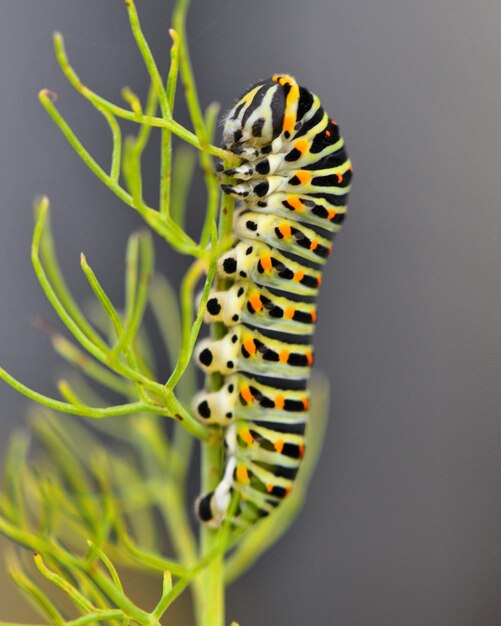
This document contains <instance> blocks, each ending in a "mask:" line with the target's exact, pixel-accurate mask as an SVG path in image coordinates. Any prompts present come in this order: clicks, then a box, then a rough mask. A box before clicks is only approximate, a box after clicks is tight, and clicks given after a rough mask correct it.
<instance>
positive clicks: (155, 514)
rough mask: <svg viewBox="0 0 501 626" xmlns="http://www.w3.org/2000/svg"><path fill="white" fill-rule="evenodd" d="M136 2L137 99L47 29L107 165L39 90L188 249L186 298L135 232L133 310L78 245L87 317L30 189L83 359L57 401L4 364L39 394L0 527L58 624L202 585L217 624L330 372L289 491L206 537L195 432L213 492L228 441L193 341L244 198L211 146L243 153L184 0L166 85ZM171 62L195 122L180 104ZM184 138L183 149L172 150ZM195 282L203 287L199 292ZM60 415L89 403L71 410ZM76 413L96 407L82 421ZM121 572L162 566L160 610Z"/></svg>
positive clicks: (45, 257) (318, 423)
mask: <svg viewBox="0 0 501 626" xmlns="http://www.w3.org/2000/svg"><path fill="white" fill-rule="evenodd" d="M125 6H126V10H127V11H128V15H129V19H130V25H131V30H132V34H133V36H134V39H135V41H136V43H137V46H138V49H139V52H140V54H141V56H142V58H143V60H144V64H145V67H146V70H147V72H148V74H149V78H150V81H151V88H150V90H149V93H148V95H147V98H146V100H145V102H144V103H143V102H142V101H141V99H140V98H139V97H138V96H137V95H136V94H134V93H133V92H132V91H131V90H130V89H129V88H124V89H123V92H122V95H123V98H124V101H125V102H126V103H127V105H128V106H129V108H123V107H121V106H118V105H116V104H114V103H111V102H108V101H107V100H105V99H103V98H102V97H101V96H99V95H97V94H96V93H94V92H93V91H91V90H90V89H89V88H88V87H87V86H85V85H84V84H83V83H82V81H81V80H80V78H79V77H78V75H77V74H76V72H75V70H74V69H73V68H72V66H71V65H70V63H69V60H68V57H67V55H66V51H65V47H64V41H63V38H62V36H61V35H60V34H58V33H56V35H55V36H54V46H55V52H56V57H57V59H58V62H59V64H60V67H61V69H62V71H63V73H64V74H65V76H66V77H67V79H68V81H69V82H70V83H71V85H72V86H73V87H74V88H75V89H76V90H77V91H78V92H79V93H80V94H81V95H82V96H83V97H84V98H86V99H87V100H88V101H89V102H90V103H91V104H92V105H93V106H94V107H95V108H96V109H97V111H98V112H99V113H100V114H101V115H103V116H104V117H105V119H106V121H107V123H108V125H109V128H110V131H111V134H112V138H113V151H112V155H111V162H110V166H109V168H108V169H105V168H103V167H102V166H101V165H100V164H98V163H97V162H96V161H95V159H94V158H93V157H92V155H91V154H89V152H88V151H87V150H86V149H85V147H84V145H83V144H82V143H81V141H80V140H79V139H78V138H77V137H76V135H75V134H74V132H73V131H72V129H71V127H70V126H69V125H68V123H67V122H66V121H65V119H64V118H63V116H62V115H61V113H60V112H59V110H58V109H57V108H56V106H55V99H56V98H55V95H54V94H53V93H51V92H50V91H48V90H43V91H42V92H41V93H40V102H41V103H42V105H43V106H44V108H45V109H46V110H47V112H48V114H49V115H50V117H51V118H52V119H53V121H54V122H55V123H56V125H57V126H58V128H59V129H60V130H61V132H62V133H63V134H64V136H65V137H66V139H67V140H68V142H69V144H70V145H71V147H72V148H73V149H74V150H75V152H76V153H77V154H78V155H79V156H80V158H81V159H82V161H83V162H84V163H85V164H86V165H87V166H88V167H89V168H90V170H91V171H92V172H93V173H94V174H95V175H96V177H97V178H98V179H99V180H100V181H101V182H102V183H104V184H105V185H106V186H107V187H109V188H110V189H111V190H112V191H113V192H114V193H115V194H116V195H117V196H118V197H119V198H120V199H121V200H122V201H123V202H124V203H125V204H126V205H128V206H130V207H131V208H133V209H134V210H135V211H137V212H138V213H139V214H140V215H141V217H142V218H143V219H144V221H145V222H146V224H147V225H148V226H149V227H150V228H151V230H153V231H154V232H155V233H157V234H158V235H159V236H160V237H161V238H162V239H164V240H165V241H166V242H167V243H168V244H169V245H170V246H171V247H172V248H173V249H174V250H176V251H177V252H179V253H180V254H183V255H188V256H190V257H192V258H193V261H192V263H191V265H190V267H189V268H188V270H187V272H186V274H185V276H184V278H183V280H182V282H181V287H180V293H179V297H178V295H177V294H176V293H175V292H174V291H173V289H172V287H171V286H170V284H169V282H168V281H167V279H166V278H165V277H163V276H162V275H160V274H159V273H157V272H155V268H154V252H153V245H152V240H151V236H150V234H149V232H146V231H145V232H140V233H136V234H133V235H132V236H131V237H130V240H129V244H128V246H127V252H126V259H125V268H126V271H125V307H124V310H119V309H118V308H117V307H116V306H115V305H114V304H113V302H112V301H111V300H110V298H109V297H108V295H107V294H106V292H105V291H104V289H103V287H102V285H101V283H100V282H99V278H98V277H97V276H96V274H95V272H94V271H93V270H92V268H91V267H90V265H89V263H88V262H87V259H86V258H85V256H83V255H82V257H81V268H82V271H83V273H84V275H85V277H86V278H87V280H88V283H89V287H90V290H91V291H92V293H93V297H94V301H93V303H92V304H91V306H90V307H89V309H88V312H87V313H84V311H83V310H82V309H81V307H80V306H79V305H78V303H77V302H76V301H75V300H74V298H73V296H72V295H71V292H70V290H69V289H68V287H67V285H66V283H65V280H64V278H63V274H62V271H61V268H60V265H59V263H58V261H57V257H56V253H55V249H54V244H53V239H52V234H51V228H50V219H49V201H48V199H47V198H43V199H41V200H40V201H38V202H37V203H36V210H35V229H34V235H33V243H32V262H33V267H34V270H35V274H36V276H37V278H38V280H39V282H40V285H41V287H42V289H43V291H44V292H45V295H46V296H47V298H48V300H49V301H50V303H51V305H52V306H53V308H54V310H55V311H56V313H57V314H58V315H59V317H60V319H61V321H62V322H63V324H64V325H65V326H66V328H67V330H68V331H69V333H70V334H71V336H72V339H68V338H67V337H66V336H64V335H62V334H60V333H59V332H55V331H53V330H50V333H51V339H52V344H53V347H54V349H55V350H56V352H57V353H58V354H59V355H60V356H61V357H62V358H63V359H64V360H65V361H66V362H67V363H69V364H70V365H71V366H72V370H71V372H69V374H68V377H67V379H62V380H60V381H59V383H58V389H59V393H60V395H61V399H57V398H51V397H48V396H45V395H42V394H40V393H37V392H35V391H33V390H31V389H30V388H28V387H27V386H25V385H24V384H22V383H21V382H20V381H18V380H17V379H16V378H14V377H13V376H12V375H10V374H9V373H7V372H6V371H5V370H4V369H0V378H2V379H3V380H4V381H5V382H6V383H8V384H9V385H11V386H12V387H14V388H15V389H16V390H17V391H19V392H20V393H22V394H24V395H25V396H27V397H28V398H30V399H31V400H34V401H35V402H37V403H38V404H40V405H43V407H45V408H37V409H36V411H34V412H33V419H32V420H31V430H30V435H26V434H18V435H16V436H14V438H13V439H12V442H11V445H10V449H9V454H8V458H7V462H6V468H5V479H4V486H3V491H2V494H1V495H0V532H1V533H3V534H4V535H5V536H7V537H8V538H9V539H10V540H11V541H12V542H13V543H14V544H16V545H17V548H16V549H13V550H12V552H11V554H10V556H9V558H8V567H9V572H10V574H11V577H12V579H13V581H14V583H15V584H16V585H17V587H19V589H21V590H22V592H24V594H25V595H26V596H27V597H28V598H29V599H30V601H31V602H32V604H33V605H34V606H35V607H36V608H37V609H38V610H39V612H40V613H41V615H43V616H44V617H45V619H46V620H47V622H48V623H51V624H56V625H72V626H77V625H78V626H80V625H83V624H97V623H103V624H132V623H134V624H144V625H148V626H153V625H155V624H160V623H161V619H162V618H163V616H164V615H165V613H166V611H167V610H168V608H169V606H170V605H171V604H172V602H173V601H174V600H175V599H176V598H177V597H178V596H179V595H180V594H181V593H182V592H183V591H184V590H185V589H187V588H191V590H192V594H193V600H194V610H195V616H196V621H197V624H198V625H199V626H223V624H224V590H225V585H227V584H229V582H231V581H232V580H234V579H235V578H237V577H238V576H239V575H240V574H242V573H243V572H244V571H245V570H246V569H248V568H249V567H250V565H251V564H252V563H253V562H254V561H255V560H256V559H257V558H258V556H259V555H260V554H262V552H263V551H264V550H266V549H267V548H268V547H269V546H270V545H271V544H272V543H273V542H275V541H276V540H277V538H278V537H279V536H280V535H281V534H282V533H283V532H284V531H285V530H286V528H287V527H288V526H289V525H290V523H291V522H292V520H293V519H294V517H295V515H296V514H297V512H298V510H299V509H300V507H301V504H302V501H303V499H304V494H305V490H306V486H307V483H308V481H309V479H310V477H311V473H312V471H313V468H314V465H315V462H316V459H317V457H318V452H319V450H320V446H321V442H322V439H323V432H324V425H325V418H326V414H327V411H326V407H327V395H326V385H325V383H324V382H323V381H322V380H320V379H316V380H314V389H313V390H312V391H313V393H312V397H313V403H312V405H313V406H312V421H313V422H314V423H315V429H314V430H312V432H311V433H309V434H308V455H307V456H306V459H305V461H304V463H303V466H302V467H301V470H300V472H299V475H298V480H297V485H296V486H295V489H294V491H293V492H292V494H291V496H290V497H289V498H288V499H287V500H286V501H285V502H284V504H283V505H282V506H280V507H279V508H278V510H277V511H276V512H275V513H274V514H273V515H271V516H270V517H268V518H267V519H265V520H264V521H263V522H261V523H260V524H258V525H256V526H254V527H253V528H252V529H250V530H248V531H247V532H245V533H243V532H242V531H236V530H235V529H234V528H233V527H231V525H230V524H228V523H226V524H224V525H223V526H222V528H220V529H217V530H212V529H209V528H202V529H201V530H200V537H199V538H198V540H197V537H196V536H195V533H194V530H193V528H192V525H191V521H190V517H191V516H190V513H189V511H190V503H187V497H186V483H187V474H188V471H189V468H190V465H191V461H192V459H193V453H194V445H193V444H194V438H196V439H199V440H200V442H201V449H202V456H201V458H202V462H201V482H202V485H203V489H204V490H205V489H207V490H210V489H213V488H214V486H215V484H217V482H218V480H219V477H220V475H221V471H222V463H223V459H224V448H223V440H222V433H221V429H220V428H219V427H210V428H208V427H206V426H204V425H203V424H200V423H199V422H198V421H197V420H196V419H195V418H194V416H193V415H192V413H191V411H190V408H189V401H190V399H191V397H192V396H193V394H194V391H195V375H194V372H193V369H192V364H191V355H192V352H193V348H194V345H195V341H196V339H197V336H198V333H199V330H200V326H201V323H202V318H203V311H204V309H205V306H206V303H207V299H208V296H209V290H210V288H211V285H212V283H213V280H214V278H215V269H216V262H217V258H218V257H219V256H220V255H221V253H222V251H224V250H225V249H226V248H227V247H228V246H229V244H230V243H231V223H232V210H233V206H232V202H231V200H230V199H229V198H227V197H223V198H222V197H221V194H220V192H219V187H218V181H217V178H216V175H215V173H214V167H213V163H212V160H213V157H218V158H220V159H223V160H224V161H225V162H226V163H227V164H228V165H229V164H230V162H231V158H232V155H230V154H228V153H226V152H225V151H224V150H221V149H219V148H216V147H215V146H213V145H212V143H211V141H212V138H213V134H214V129H215V122H216V119H217V111H218V108H217V107H216V106H215V105H210V106H209V107H208V108H207V109H206V111H205V112H203V111H202V109H201V107H200V104H199V101H198V97H197V91H196V86H195V82H194V79H193V72H192V68H191V64H190V59H189V53H188V49H187V45H186V33H185V19H186V12H187V9H188V2H187V0H178V2H177V5H176V7H175V9H174V15H173V24H174V28H175V30H171V31H170V35H171V37H172V41H173V43H172V47H171V65H170V70H169V73H168V76H167V79H166V80H165V81H164V80H163V79H162V77H161V76H160V73H159V71H158V68H157V65H156V63H155V60H154V58H153V56H152V54H151V51H150V49H149V47H148V44H147V42H146V40H145V38H144V36H143V33H142V31H141V27H140V23H139V19H138V15H137V12H136V8H135V5H134V3H133V2H132V0H126V1H125ZM178 74H180V75H181V77H182V82H183V86H184V95H185V97H186V101H187V104H188V109H189V112H190V116H191V122H192V124H193V128H194V132H191V131H189V130H188V129H186V128H184V127H183V126H181V125H180V124H179V123H178V122H176V121H175V120H174V118H173V108H174V97H175V92H176V87H177V82H178ZM158 110H159V113H157V111H158ZM120 119H123V120H128V121H130V122H134V123H135V124H137V128H138V131H137V133H136V134H135V135H133V136H129V137H126V138H125V139H124V140H123V139H122V132H121V128H120V125H119V121H118V120H120ZM153 129H159V132H160V133H161V154H160V189H159V194H158V208H152V207H150V206H147V205H146V203H145V202H144V199H143V189H142V176H141V159H142V155H143V152H144V150H145V147H146V145H147V143H148V140H149V138H150V135H151V132H152V130H153ZM173 136H177V137H179V138H180V139H181V140H183V141H184V142H185V143H186V144H188V146H182V147H181V148H179V149H178V150H177V151H176V153H173V148H172V139H173ZM189 146H191V147H189ZM192 147H194V148H196V149H197V150H198V162H199V166H200V169H201V172H202V175H203V177H204V181H205V187H206V192H207V206H206V211H205V216H204V223H203V226H202V230H201V233H200V238H199V240H198V241H195V240H193V239H192V238H191V237H190V236H189V235H188V234H187V232H186V231H185V230H184V224H185V215H186V199H187V190H188V189H189V187H190V184H191V177H192V175H193V174H194V172H195V161H196V159H195V156H194V155H195V151H193V148H192ZM218 215H219V228H216V226H215V224H216V222H217V219H218ZM201 282H202V287H201V290H202V295H201V297H200V299H199V301H198V304H197V305H195V300H196V298H195V292H196V290H197V289H199V288H200V283H201ZM148 307H149V309H150V311H151V313H152V314H153V317H154V319H155V321H156V323H157V326H158V331H159V333H160V335H161V337H162V339H163V349H164V351H165V353H166V354H167V356H168V358H169V361H170V365H171V374H170V376H169V378H168V380H167V381H162V380H159V379H158V375H157V373H156V372H157V367H156V363H155V358H154V355H153V354H152V350H151V349H150V348H149V345H150V342H149V339H148V334H147V332H146V330H145V328H144V324H143V318H144V315H145V312H146V310H147V309H148ZM214 332H215V333H218V332H219V330H218V329H217V328H216V329H214ZM209 384H215V381H214V380H213V381H209ZM110 392H112V394H113V395H114V396H119V397H120V398H121V400H120V402H119V403H117V404H112V405H110V404H109V403H108V402H107V399H106V398H107V397H109V395H110ZM55 411H58V412H64V413H70V414H72V415H74V416H78V417H64V418H63V417H61V416H57V414H56V413H55ZM82 417H84V418H94V420H92V421H91V422H90V421H87V422H83V421H82V420H81V419H80V418H82ZM101 418H107V419H106V420H103V419H101ZM166 418H168V419H167V420H166ZM167 426H169V427H167ZM33 553H35V554H34V557H33ZM124 568H132V569H134V570H136V571H138V572H143V573H145V574H147V573H150V574H153V575H155V576H157V577H158V578H159V581H160V582H161V584H160V585H159V588H160V587H161V592H160V596H159V599H158V603H157V604H156V606H154V607H153V608H150V609H146V608H144V607H140V606H138V605H137V604H136V602H135V601H133V600H132V599H131V597H130V596H129V594H128V593H127V591H126V590H125V589H124V586H123V584H122V582H121V572H122V571H123V570H124ZM233 626H236V624H234V625H233Z"/></svg>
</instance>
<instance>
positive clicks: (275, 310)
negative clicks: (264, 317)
mask: <svg viewBox="0 0 501 626" xmlns="http://www.w3.org/2000/svg"><path fill="white" fill-rule="evenodd" d="M269 313H270V317H275V318H276V319H280V318H281V317H283V316H284V312H283V309H281V308H280V307H279V306H274V307H272V308H271V309H270V311H269Z"/></svg>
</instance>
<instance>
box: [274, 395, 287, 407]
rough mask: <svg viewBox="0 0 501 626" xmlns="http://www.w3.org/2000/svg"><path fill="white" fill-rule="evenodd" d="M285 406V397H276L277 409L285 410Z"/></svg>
mask: <svg viewBox="0 0 501 626" xmlns="http://www.w3.org/2000/svg"><path fill="white" fill-rule="evenodd" d="M284 406H285V398H284V397H283V396H276V397H275V407H276V408H277V409H283V408H284Z"/></svg>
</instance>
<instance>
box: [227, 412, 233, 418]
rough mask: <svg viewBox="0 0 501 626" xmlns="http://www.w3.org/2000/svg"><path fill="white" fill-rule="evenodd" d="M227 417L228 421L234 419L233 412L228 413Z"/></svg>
mask: <svg viewBox="0 0 501 626" xmlns="http://www.w3.org/2000/svg"><path fill="white" fill-rule="evenodd" d="M226 417H227V418H228V419H231V418H232V417H233V413H231V411H229V412H228V413H226Z"/></svg>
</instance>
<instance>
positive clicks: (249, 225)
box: [245, 220, 257, 231]
mask: <svg viewBox="0 0 501 626" xmlns="http://www.w3.org/2000/svg"><path fill="white" fill-rule="evenodd" d="M245 225H246V226H247V228H248V229H249V230H252V231H256V230H257V224H256V222H253V221H252V220H247V221H246V222H245Z"/></svg>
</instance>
